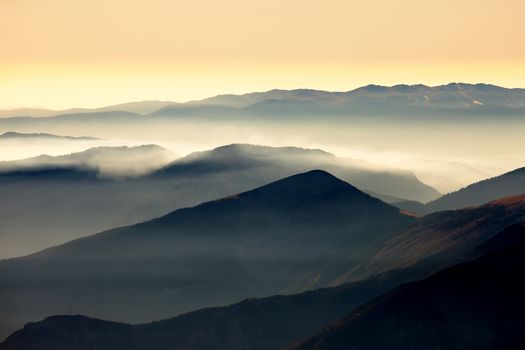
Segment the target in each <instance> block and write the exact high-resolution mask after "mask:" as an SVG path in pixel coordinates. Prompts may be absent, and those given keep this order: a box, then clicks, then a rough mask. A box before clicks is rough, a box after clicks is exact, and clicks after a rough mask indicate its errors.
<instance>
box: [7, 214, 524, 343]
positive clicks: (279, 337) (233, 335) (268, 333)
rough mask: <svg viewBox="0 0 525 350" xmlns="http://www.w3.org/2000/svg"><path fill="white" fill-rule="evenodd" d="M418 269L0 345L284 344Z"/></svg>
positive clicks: (78, 321)
mask: <svg viewBox="0 0 525 350" xmlns="http://www.w3.org/2000/svg"><path fill="white" fill-rule="evenodd" d="M523 242H525V224H516V225H511V226H510V227H508V228H506V229H504V230H503V231H502V232H500V233H499V234H497V235H496V236H495V237H494V238H492V239H490V240H489V241H487V242H485V243H483V244H482V245H480V246H478V247H476V248H475V249H474V250H473V251H472V252H471V256H472V257H474V258H477V257H479V256H483V255H486V254H490V253H493V252H495V251H499V250H501V249H506V248H508V247H512V246H516V245H519V244H523ZM411 270H413V269H412V268H409V269H405V270H400V271H392V272H389V273H387V274H384V275H379V276H374V277H372V278H369V279H367V280H365V281H359V282H354V283H349V284H345V285H341V286H338V287H332V288H324V289H318V290H314V291H308V292H304V293H301V294H296V295H288V296H282V295H280V296H273V297H269V298H263V299H248V300H245V301H243V302H240V303H237V304H234V305H230V306H226V307H215V308H209V309H203V310H198V311H195V312H190V313H187V314H184V315H181V316H178V317H174V318H170V319H167V320H163V321H157V322H152V323H149V324H141V325H129V324H123V323H117V322H110V321H103V320H99V319H93V318H89V317H85V316H80V315H76V316H66V315H63V316H54V317H48V318H46V319H44V320H43V321H40V322H35V323H29V324H27V325H25V326H24V328H22V329H20V330H19V331H17V332H15V333H13V334H12V335H11V336H9V337H8V338H7V339H6V341H5V342H4V343H3V344H2V345H0V349H2V350H3V349H10V350H25V349H32V350H50V349H62V350H69V349H77V350H82V349H93V348H97V349H100V350H118V349H127V350H139V349H140V350H143V349H151V348H154V349H157V350H163V349H173V348H176V349H179V350H200V349H206V350H222V349H230V350H241V349H252V350H271V349H280V348H283V347H285V346H286V345H289V344H291V343H293V342H294V341H297V340H298V339H304V338H306V337H308V336H311V335H312V334H314V333H317V332H318V331H319V330H321V329H323V328H324V327H325V326H327V325H329V324H330V323H332V322H335V321H336V320H338V319H340V318H342V317H343V316H344V315H346V314H348V313H350V312H351V311H352V310H353V309H354V308H355V307H357V306H359V305H360V304H362V303H365V302H368V301H370V299H372V298H374V297H377V296H379V295H381V294H383V293H385V292H387V291H388V290H390V289H392V288H394V287H396V286H397V285H399V284H400V283H402V282H407V281H411V280H413V279H414V278H416V279H417V278H421V276H420V277H418V276H416V275H414V274H413V273H414V271H411ZM422 277H425V276H424V275H423V276H422Z"/></svg>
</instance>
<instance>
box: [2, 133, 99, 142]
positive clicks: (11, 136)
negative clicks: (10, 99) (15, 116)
mask: <svg viewBox="0 0 525 350" xmlns="http://www.w3.org/2000/svg"><path fill="white" fill-rule="evenodd" d="M16 139H18V140H24V141H29V140H49V139H51V140H68V141H72V140H79V141H95V140H99V139H98V138H96V137H88V136H59V135H53V134H47V133H31V134H28V133H20V132H13V131H8V132H4V133H3V134H1V135H0V140H16Z"/></svg>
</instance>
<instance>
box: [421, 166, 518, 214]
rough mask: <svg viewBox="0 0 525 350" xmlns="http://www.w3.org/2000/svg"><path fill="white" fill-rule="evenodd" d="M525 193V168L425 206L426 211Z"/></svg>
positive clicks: (447, 195)
mask: <svg viewBox="0 0 525 350" xmlns="http://www.w3.org/2000/svg"><path fill="white" fill-rule="evenodd" d="M519 194H525V168H519V169H515V170H512V171H510V172H508V173H505V174H502V175H500V176H496V177H493V178H490V179H486V180H483V181H480V182H477V183H474V184H472V185H469V186H467V187H465V188H462V189H460V190H458V191H455V192H452V193H449V194H446V195H444V196H442V197H440V198H438V199H436V200H434V201H431V202H429V203H427V204H426V205H425V206H424V210H425V211H426V212H433V211H439V210H450V209H457V208H464V207H468V206H476V205H480V204H482V203H485V202H489V201H493V200H496V199H498V198H502V197H507V196H512V195H519Z"/></svg>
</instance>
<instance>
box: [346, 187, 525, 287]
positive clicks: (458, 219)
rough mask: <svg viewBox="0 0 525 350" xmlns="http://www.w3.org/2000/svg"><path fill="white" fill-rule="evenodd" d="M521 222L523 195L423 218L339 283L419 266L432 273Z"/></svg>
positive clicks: (523, 210)
mask: <svg viewBox="0 0 525 350" xmlns="http://www.w3.org/2000/svg"><path fill="white" fill-rule="evenodd" d="M523 220H525V195H524V196H513V197H506V198H503V199H500V200H497V201H493V202H489V203H487V204H485V205H482V206H479V207H472V208H465V209H458V210H453V211H443V212H438V213H434V214H429V215H426V216H424V217H422V218H420V219H419V220H418V221H417V222H416V223H414V224H413V225H411V226H410V227H408V228H407V229H405V230H404V231H403V232H401V233H399V234H397V235H395V236H394V237H392V238H391V239H389V240H388V241H386V242H385V243H384V245H383V247H381V248H380V249H379V250H378V251H377V252H375V253H374V255H373V256H371V257H370V258H369V259H367V260H366V261H365V262H363V263H362V264H361V265H360V266H356V267H354V268H352V269H351V270H349V271H348V272H347V274H346V275H343V276H341V277H340V278H339V279H338V282H339V283H343V282H345V281H349V280H352V279H355V278H364V277H367V276H371V275H374V274H378V273H383V272H386V271H389V270H393V269H403V268H406V267H410V266H419V268H420V269H423V270H429V271H430V272H432V271H433V270H434V271H435V270H436V269H439V268H444V267H447V266H451V265H453V264H454V263H457V262H458V261H459V262H461V261H463V260H464V259H465V257H466V254H467V252H469V251H470V250H472V249H474V247H476V246H478V245H480V244H483V243H484V242H487V241H489V240H490V239H492V238H493V237H494V236H495V235H496V234H497V233H498V232H500V231H501V230H503V229H504V228H505V227H507V226H509V225H512V224H514V223H517V222H520V221H523Z"/></svg>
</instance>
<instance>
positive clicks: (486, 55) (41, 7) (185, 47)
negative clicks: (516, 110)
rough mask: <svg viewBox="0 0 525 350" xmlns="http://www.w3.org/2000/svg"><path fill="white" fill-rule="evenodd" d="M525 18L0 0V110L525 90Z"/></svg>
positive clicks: (336, 2) (418, 0)
mask: <svg viewBox="0 0 525 350" xmlns="http://www.w3.org/2000/svg"><path fill="white" fill-rule="evenodd" d="M524 13H525V1H523V0H497V1H495V0H439V1H437V0H432V1H424V0H396V1H394V0H368V1H364V0H360V1H353V0H344V1H343V0H324V1H319V0H317V1H309V0H300V1H299V0H288V1H286V0H264V1H260V0H254V1H247V0H222V1H217V0H192V1H177V0H171V1H168V0H147V1H144V0H133V1H129V0H127V1H125V0H111V1H110V0H90V1H78V0H0V108H14V107H49V108H66V107H72V106H76V107H93V106H100V105H107V104H113V103H119V102H127V101H131V100H145V99H164V100H175V101H185V100H190V99H197V98H202V97H207V96H209V95H214V94H218V93H228V92H233V93H239V92H248V91H255V90H266V89H271V88H296V87H310V88H319V89H327V90H349V89H352V88H355V87H357V86H359V85H365V84H369V83H375V84H385V85H391V84H396V83H425V84H430V85H435V84H442V83H447V82H451V81H464V82H488V83H494V84H498V85H503V86H509V87H525V40H524V37H525V21H524V20H523V19H524Z"/></svg>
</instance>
